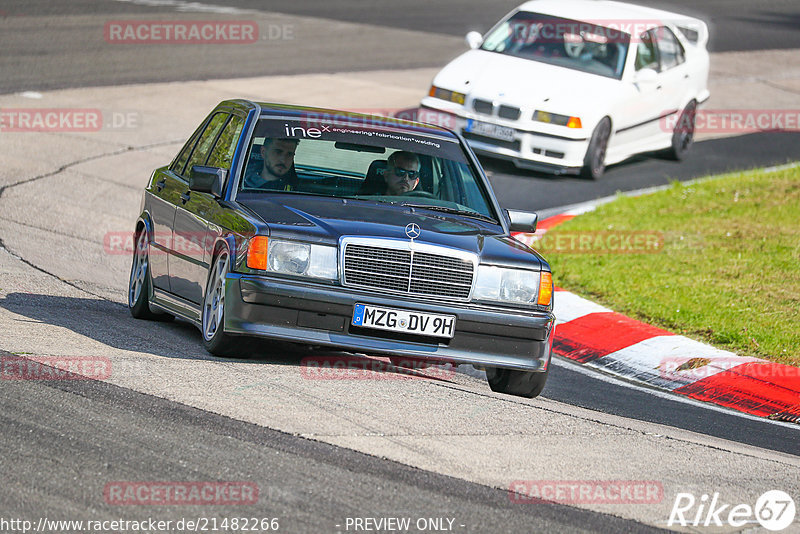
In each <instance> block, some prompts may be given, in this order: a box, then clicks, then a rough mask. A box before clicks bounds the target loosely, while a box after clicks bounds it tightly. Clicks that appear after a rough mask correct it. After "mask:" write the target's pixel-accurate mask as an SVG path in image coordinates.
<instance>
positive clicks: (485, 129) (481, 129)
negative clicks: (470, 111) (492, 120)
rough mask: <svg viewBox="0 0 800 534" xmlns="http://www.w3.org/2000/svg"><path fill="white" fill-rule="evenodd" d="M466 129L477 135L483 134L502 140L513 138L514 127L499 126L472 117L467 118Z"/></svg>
mask: <svg viewBox="0 0 800 534" xmlns="http://www.w3.org/2000/svg"><path fill="white" fill-rule="evenodd" d="M465 130H466V131H468V132H470V133H474V134H478V135H485V136H486V137H492V138H494V139H501V140H503V141H513V140H514V128H509V127H507V126H500V125H497V124H489V123H486V122H481V121H476V120H474V119H467V127H466V128H465Z"/></svg>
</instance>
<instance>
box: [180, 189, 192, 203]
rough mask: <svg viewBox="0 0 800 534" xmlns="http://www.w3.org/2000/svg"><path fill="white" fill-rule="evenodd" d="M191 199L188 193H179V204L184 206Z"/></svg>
mask: <svg viewBox="0 0 800 534" xmlns="http://www.w3.org/2000/svg"><path fill="white" fill-rule="evenodd" d="M191 198H192V197H191V196H190V195H189V191H187V192H185V193H181V204H186V203H187V202H189V200H190V199H191Z"/></svg>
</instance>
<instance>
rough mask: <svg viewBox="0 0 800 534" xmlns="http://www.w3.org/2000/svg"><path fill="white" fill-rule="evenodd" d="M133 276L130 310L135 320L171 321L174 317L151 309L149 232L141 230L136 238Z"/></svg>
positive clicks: (130, 279)
mask: <svg viewBox="0 0 800 534" xmlns="http://www.w3.org/2000/svg"><path fill="white" fill-rule="evenodd" d="M134 241H135V246H134V249H133V260H132V261H131V275H130V277H129V279H128V309H129V310H130V312H131V315H132V316H133V317H134V318H135V319H150V320H159V321H170V320H172V319H174V317H173V316H172V315H169V314H166V313H158V312H155V311H153V310H152V309H151V308H150V302H149V300H150V293H152V287H153V280H152V279H151V278H150V255H149V253H148V246H147V231H145V230H141V231H140V232H139V233H137V234H136V236H135V239H134Z"/></svg>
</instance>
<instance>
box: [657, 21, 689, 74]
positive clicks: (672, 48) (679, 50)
mask: <svg viewBox="0 0 800 534" xmlns="http://www.w3.org/2000/svg"><path fill="white" fill-rule="evenodd" d="M658 55H659V57H660V58H661V70H667V69H671V68H672V67H677V66H678V65H680V64H681V63H683V62H684V61H686V53H685V52H684V50H683V46H682V45H681V43H680V41H678V39H677V38H676V37H675V34H674V33H672V30H670V29H669V28H666V27H663V26H662V27H661V28H658Z"/></svg>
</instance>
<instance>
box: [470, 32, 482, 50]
mask: <svg viewBox="0 0 800 534" xmlns="http://www.w3.org/2000/svg"><path fill="white" fill-rule="evenodd" d="M466 39H467V46H469V47H470V48H471V49H473V50H475V49H476V48H478V47H479V46H481V45H482V44H483V35H481V34H480V33H478V32H476V31H471V32H469V33H468V34H467V37H466Z"/></svg>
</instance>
